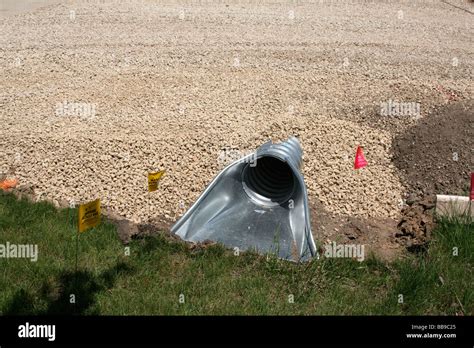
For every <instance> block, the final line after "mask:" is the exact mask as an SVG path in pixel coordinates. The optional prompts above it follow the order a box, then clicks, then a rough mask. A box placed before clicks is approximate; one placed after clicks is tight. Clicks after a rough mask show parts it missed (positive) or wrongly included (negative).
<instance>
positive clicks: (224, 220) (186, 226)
mask: <svg viewBox="0 0 474 348" xmlns="http://www.w3.org/2000/svg"><path fill="white" fill-rule="evenodd" d="M301 161H302V149H301V146H300V144H299V141H298V139H297V138H295V137H292V138H290V139H288V140H287V141H285V142H283V143H280V144H273V143H272V142H271V141H269V142H267V143H265V144H263V145H262V146H260V147H259V148H258V149H257V151H256V154H250V155H248V156H246V157H244V158H242V159H240V160H238V161H235V162H233V163H232V164H230V165H229V166H227V167H226V168H224V169H223V170H222V171H221V172H220V173H219V175H217V177H216V178H215V179H214V180H213V181H212V182H211V183H210V185H209V186H208V187H207V188H206V190H205V191H204V192H203V193H202V195H201V196H200V197H199V198H198V200H197V201H196V202H195V203H194V204H193V205H192V206H191V207H190V209H189V210H188V211H187V212H186V213H185V214H184V215H183V217H182V218H181V219H180V220H179V221H177V222H176V224H175V225H174V226H173V227H172V229H171V232H172V233H175V234H176V235H178V236H180V237H181V238H182V239H184V240H187V241H191V242H202V241H205V240H212V241H216V242H220V243H222V244H224V245H226V246H229V247H233V248H235V247H237V248H239V250H242V251H244V250H249V249H251V250H254V251H257V252H259V253H262V254H266V253H273V254H276V255H277V256H278V257H280V258H283V259H288V260H294V261H303V260H308V259H310V258H311V257H313V256H316V246H315V243H314V240H313V236H312V234H311V224H310V212H309V206H308V196H307V192H306V186H305V184H304V180H303V176H302V174H301V173H300V166H301Z"/></svg>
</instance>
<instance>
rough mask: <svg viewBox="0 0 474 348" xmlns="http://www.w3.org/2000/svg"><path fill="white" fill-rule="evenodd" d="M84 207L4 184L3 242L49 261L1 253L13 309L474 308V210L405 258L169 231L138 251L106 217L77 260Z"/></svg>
mask: <svg viewBox="0 0 474 348" xmlns="http://www.w3.org/2000/svg"><path fill="white" fill-rule="evenodd" d="M76 216H77V211H76V210H74V209H63V210H57V209H55V208H54V207H53V206H51V205H50V204H48V203H36V204H33V203H30V202H28V201H26V200H17V199H16V198H15V197H14V196H13V195H11V194H5V193H0V244H2V243H6V242H7V241H8V242H10V243H15V244H38V248H39V258H38V261H37V262H31V261H30V260H28V259H5V258H0V313H1V314H3V315H6V314H64V313H71V314H72V313H76V314H110V315H144V314H164V315H166V314H184V315H206V314H214V315H218V314H221V315H228V314H242V315H245V314H251V315H259V314H263V315H270V314H276V315H284V314H286V315H314V314H322V315H329V314H336V315H355V314H361V315H370V314H381V315H384V314H388V315H397V314H433V315H434V314H470V315H472V314H473V309H474V305H473V304H474V291H473V286H472V284H474V277H473V266H474V233H473V232H474V225H473V223H472V221H471V220H469V219H466V218H464V219H458V220H456V219H450V220H442V221H440V223H439V224H438V226H437V229H436V230H435V231H434V240H433V241H432V243H431V245H430V247H429V249H428V251H426V252H424V253H422V254H418V255H412V256H409V257H407V258H404V259H402V260H399V261H397V262H393V263H385V262H383V261H380V260H378V259H376V258H375V257H374V256H370V257H368V258H367V259H366V260H365V261H364V262H358V261H355V260H348V259H326V258H321V259H320V260H314V261H312V262H308V263H302V264H297V263H291V262H287V261H282V260H278V259H276V258H274V257H270V258H268V259H267V257H265V256H259V255H256V254H252V253H242V254H240V255H239V256H235V255H234V254H233V252H232V250H227V249H225V248H223V247H221V246H218V245H217V246H211V247H208V248H204V249H196V250H191V249H190V248H188V246H187V245H186V244H185V243H184V242H176V241H174V240H172V239H170V238H169V237H168V236H165V235H158V236H156V237H149V238H146V239H141V240H134V241H132V243H131V244H130V245H129V247H130V253H131V254H130V256H126V255H125V249H124V246H123V245H122V244H121V243H120V242H119V240H118V238H117V237H116V232H115V227H114V226H113V225H111V224H110V223H107V222H103V223H102V224H101V225H100V226H98V227H97V228H94V229H92V230H89V231H87V232H85V233H83V234H81V235H80V236H79V248H80V253H79V264H78V272H76V271H75V247H76V244H75V243H76V228H77V226H76ZM454 247H457V248H458V256H453V248H454ZM71 294H75V296H76V304H75V305H74V304H71V303H70V301H69V300H70V295H71ZM180 294H183V295H184V300H185V302H184V303H180V302H179V299H180ZM400 294H401V295H403V303H398V299H399V295H400ZM290 295H292V296H293V297H294V303H289V299H290Z"/></svg>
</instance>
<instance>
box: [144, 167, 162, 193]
mask: <svg viewBox="0 0 474 348" xmlns="http://www.w3.org/2000/svg"><path fill="white" fill-rule="evenodd" d="M164 174H165V171H164V170H160V171H159V172H156V173H148V192H153V191H156V190H158V181H160V180H161V178H162V177H163V175H164Z"/></svg>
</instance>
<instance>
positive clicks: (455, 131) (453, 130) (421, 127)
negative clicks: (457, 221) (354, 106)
mask: <svg viewBox="0 0 474 348" xmlns="http://www.w3.org/2000/svg"><path fill="white" fill-rule="evenodd" d="M473 111H474V102H473V101H472V100H467V101H463V102H459V103H455V104H449V105H447V106H444V107H442V108H441V109H440V110H439V111H438V112H437V113H436V114H433V115H430V116H429V117H426V118H423V119H421V120H420V121H419V122H418V123H417V124H416V125H415V126H414V127H412V128H410V129H408V130H407V131H406V132H404V133H403V134H400V135H398V136H396V137H395V139H394V142H393V147H392V149H393V152H394V155H393V161H394V164H395V165H396V166H397V167H398V168H399V169H400V171H401V173H402V177H401V179H402V180H403V182H404V184H405V186H406V187H407V189H408V192H409V193H410V194H411V195H415V197H418V198H422V197H423V196H426V195H427V194H459V195H465V194H466V193H467V192H468V190H469V178H470V173H471V172H472V171H473V154H472V151H473V149H474V132H473V121H472V115H473Z"/></svg>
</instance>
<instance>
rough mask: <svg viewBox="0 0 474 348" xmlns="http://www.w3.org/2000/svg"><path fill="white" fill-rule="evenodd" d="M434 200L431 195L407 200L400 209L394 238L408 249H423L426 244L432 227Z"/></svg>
mask: <svg viewBox="0 0 474 348" xmlns="http://www.w3.org/2000/svg"><path fill="white" fill-rule="evenodd" d="M435 202H436V198H435V196H433V195H431V196H428V197H426V198H425V199H423V200H421V201H417V202H414V201H410V200H409V201H408V202H407V203H408V206H407V207H405V208H404V209H403V210H402V218H401V220H400V222H399V223H398V226H397V227H398V231H397V232H396V233H395V238H396V241H397V242H398V243H400V244H402V245H405V246H406V247H407V249H408V250H409V251H414V252H416V251H419V250H423V249H425V247H426V246H427V245H428V242H429V240H430V239H431V231H432V230H433V227H434V214H433V213H434V207H435Z"/></svg>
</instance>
